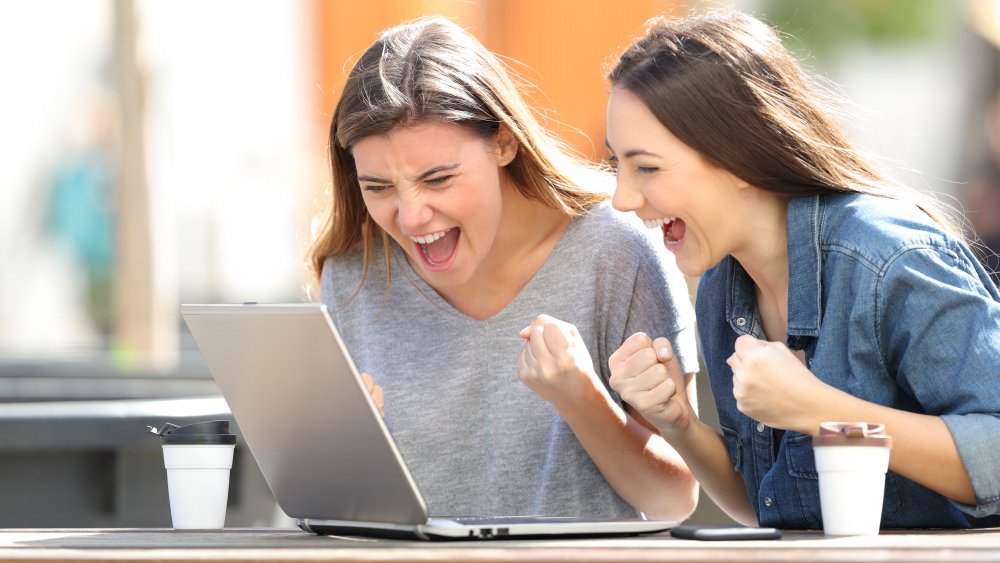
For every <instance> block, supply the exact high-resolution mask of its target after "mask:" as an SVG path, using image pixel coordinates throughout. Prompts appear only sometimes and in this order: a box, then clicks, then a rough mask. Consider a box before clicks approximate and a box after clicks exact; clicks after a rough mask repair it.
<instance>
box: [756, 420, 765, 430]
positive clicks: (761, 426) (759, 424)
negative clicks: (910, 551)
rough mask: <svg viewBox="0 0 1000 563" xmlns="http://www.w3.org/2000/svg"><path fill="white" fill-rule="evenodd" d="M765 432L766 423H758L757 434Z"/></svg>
mask: <svg viewBox="0 0 1000 563" xmlns="http://www.w3.org/2000/svg"><path fill="white" fill-rule="evenodd" d="M763 431H764V423H763V422H758V423H757V432H763Z"/></svg>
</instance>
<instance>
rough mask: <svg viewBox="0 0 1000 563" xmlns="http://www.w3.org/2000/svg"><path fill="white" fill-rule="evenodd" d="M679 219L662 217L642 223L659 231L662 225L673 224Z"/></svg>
mask: <svg viewBox="0 0 1000 563" xmlns="http://www.w3.org/2000/svg"><path fill="white" fill-rule="evenodd" d="M676 218H677V217H661V218H659V219H643V220H642V222H643V223H644V224H645V225H646V227H647V228H650V229H659V228H660V227H661V226H662V225H666V224H667V223H672V222H673V221H674V219H676Z"/></svg>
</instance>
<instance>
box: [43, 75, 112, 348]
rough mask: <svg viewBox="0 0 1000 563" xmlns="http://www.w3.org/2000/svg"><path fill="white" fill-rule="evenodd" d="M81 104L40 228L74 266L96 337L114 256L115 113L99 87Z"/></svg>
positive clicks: (105, 315) (106, 326) (106, 314)
mask: <svg viewBox="0 0 1000 563" xmlns="http://www.w3.org/2000/svg"><path fill="white" fill-rule="evenodd" d="M81 99H82V100H83V102H82V103H81V104H80V109H79V111H78V112H77V113H76V114H74V121H73V123H72V127H71V128H70V131H69V142H68V143H67V146H66V147H65V149H64V150H63V151H62V152H61V153H60V154H59V158H58V160H57V161H56V163H55V165H54V171H53V174H52V179H51V183H50V186H49V192H48V194H47V202H46V206H45V219H44V225H43V228H44V230H45V232H46V233H47V234H48V235H50V236H51V237H52V238H53V240H54V241H56V242H57V244H60V245H62V246H63V247H65V248H66V249H67V250H68V253H69V254H70V256H72V258H73V261H74V262H75V264H76V266H78V267H79V269H80V271H81V273H82V274H83V281H84V283H83V285H84V303H85V306H86V310H87V312H88V313H89V316H90V318H91V320H93V321H94V323H95V325H96V327H97V328H98V330H99V332H100V333H101V334H102V335H103V336H108V335H109V334H110V331H111V314H112V303H111V301H112V288H113V282H114V266H115V255H116V248H115V232H116V227H117V224H116V223H117V222H116V217H115V209H114V208H115V205H114V193H113V190H114V170H113V168H114V151H115V148H116V137H115V135H114V131H115V126H116V125H117V111H116V110H115V106H114V100H113V97H112V94H111V93H110V92H109V91H108V89H107V87H105V86H98V85H95V86H93V88H92V89H91V90H89V91H88V92H86V94H85V95H83V96H81Z"/></svg>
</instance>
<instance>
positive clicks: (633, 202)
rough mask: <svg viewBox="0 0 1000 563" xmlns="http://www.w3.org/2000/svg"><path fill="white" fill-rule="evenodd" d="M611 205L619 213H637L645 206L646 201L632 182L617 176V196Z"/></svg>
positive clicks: (613, 197)
mask: <svg viewBox="0 0 1000 563" xmlns="http://www.w3.org/2000/svg"><path fill="white" fill-rule="evenodd" d="M611 205H612V206H613V207H614V208H615V209H617V210H618V211H635V210H637V209H640V208H641V207H642V206H643V205H644V199H643V197H642V193H641V192H640V191H639V190H638V189H636V187H635V185H634V184H633V183H632V182H629V181H626V180H624V179H622V177H621V174H618V175H617V176H615V195H614V196H612V198H611Z"/></svg>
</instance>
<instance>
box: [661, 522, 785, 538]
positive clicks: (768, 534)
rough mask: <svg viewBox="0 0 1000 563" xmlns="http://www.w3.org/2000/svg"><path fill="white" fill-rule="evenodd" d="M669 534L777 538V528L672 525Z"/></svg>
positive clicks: (680, 535)
mask: <svg viewBox="0 0 1000 563" xmlns="http://www.w3.org/2000/svg"><path fill="white" fill-rule="evenodd" d="M670 535H671V536H673V537H675V538H683V539H686V540H706V541H719V540H778V539H781V530H779V529H777V528H747V527H745V526H674V527H673V528H670Z"/></svg>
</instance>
